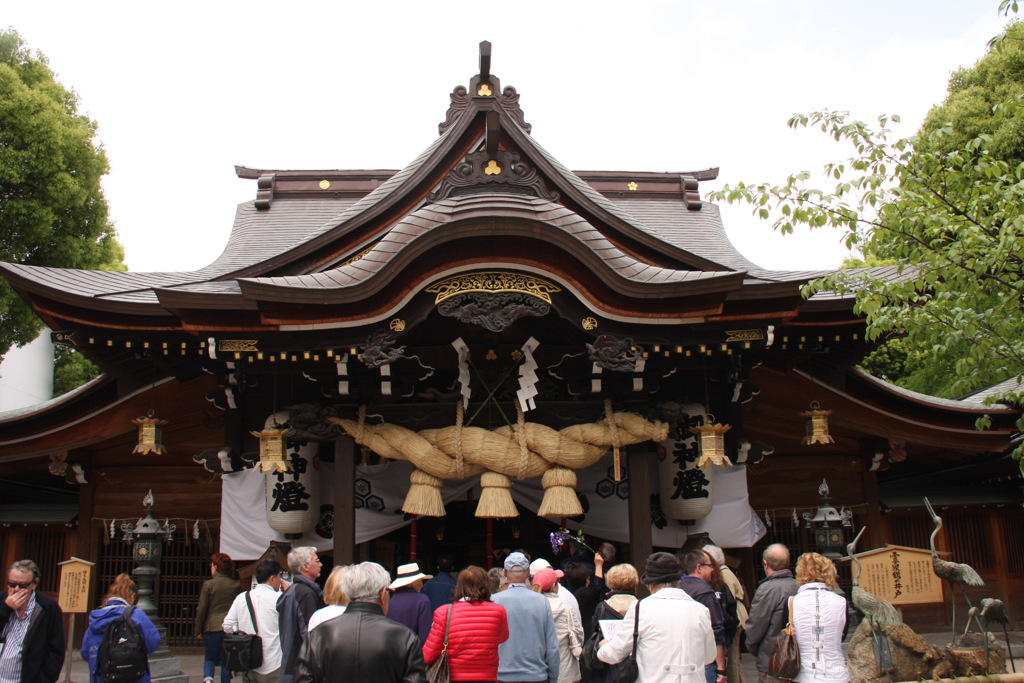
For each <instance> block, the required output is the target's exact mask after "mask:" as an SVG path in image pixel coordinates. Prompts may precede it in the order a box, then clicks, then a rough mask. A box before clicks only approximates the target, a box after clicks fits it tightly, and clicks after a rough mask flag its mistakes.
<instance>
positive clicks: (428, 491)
mask: <svg viewBox="0 0 1024 683" xmlns="http://www.w3.org/2000/svg"><path fill="white" fill-rule="evenodd" d="M443 484H444V481H443V480H442V479H438V478H437V477H434V476H431V475H429V474H427V473H426V472H424V471H422V470H413V471H412V474H410V475H409V492H408V493H406V494H405V502H404V503H402V512H408V513H409V514H410V515H421V516H423V517H444V515H445V510H444V500H442V498H441V486H442V485H443Z"/></svg>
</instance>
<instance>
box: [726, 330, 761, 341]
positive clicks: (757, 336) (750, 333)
mask: <svg viewBox="0 0 1024 683" xmlns="http://www.w3.org/2000/svg"><path fill="white" fill-rule="evenodd" d="M761 339H764V330H762V329H756V330H726V332H725V341H727V342H734V341H758V340H761Z"/></svg>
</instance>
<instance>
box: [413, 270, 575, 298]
mask: <svg viewBox="0 0 1024 683" xmlns="http://www.w3.org/2000/svg"><path fill="white" fill-rule="evenodd" d="M424 291H425V292H429V293H431V294H435V295H436V296H435V297H434V303H435V304H439V303H441V302H442V301H444V300H445V299H450V298H451V297H453V296H456V295H458V294H465V293H467V292H484V293H489V294H494V293H500V292H516V293H519V294H525V295H527V296H532V297H536V298H538V299H541V300H542V301H544V302H545V303H548V304H550V303H551V295H552V294H555V293H557V292H560V291H562V288H561V287H559V286H558V285H555V284H552V283H550V282H548V281H547V280H542V279H541V278H539V277H533V276H532V275H522V274H520V273H509V272H506V271H485V272H480V273H467V274H464V275H456V276H455V277H450V278H447V279H445V280H441V281H440V282H435V283H434V284H432V285H430V286H428V287H427V288H425V289H424Z"/></svg>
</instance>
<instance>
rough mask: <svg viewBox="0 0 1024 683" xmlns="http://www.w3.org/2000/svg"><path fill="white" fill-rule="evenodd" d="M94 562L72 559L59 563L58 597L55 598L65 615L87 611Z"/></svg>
mask: <svg viewBox="0 0 1024 683" xmlns="http://www.w3.org/2000/svg"><path fill="white" fill-rule="evenodd" d="M94 565H95V563H94V562H89V561H88V560H80V559H78V558H77V557H72V558H71V559H70V560H65V561H64V562H61V563H60V595H59V597H58V598H57V601H58V603H59V604H60V608H61V609H62V610H64V613H65V614H81V613H83V612H88V611H89V579H90V578H91V577H92V568H93V566H94Z"/></svg>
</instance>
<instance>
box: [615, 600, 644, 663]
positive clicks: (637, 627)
mask: <svg viewBox="0 0 1024 683" xmlns="http://www.w3.org/2000/svg"><path fill="white" fill-rule="evenodd" d="M635 616H636V618H635V619H634V620H633V651H632V652H630V653H629V656H628V657H626V661H624V662H623V663H622V673H620V674H619V680H620V681H622V683H634V682H635V681H636V680H637V679H638V678H640V665H638V664H637V663H636V641H637V637H638V636H639V635H640V600H637V601H636V615H635Z"/></svg>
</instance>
